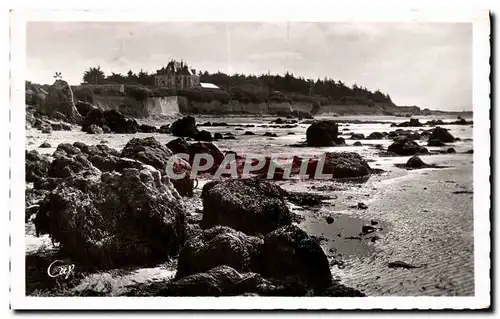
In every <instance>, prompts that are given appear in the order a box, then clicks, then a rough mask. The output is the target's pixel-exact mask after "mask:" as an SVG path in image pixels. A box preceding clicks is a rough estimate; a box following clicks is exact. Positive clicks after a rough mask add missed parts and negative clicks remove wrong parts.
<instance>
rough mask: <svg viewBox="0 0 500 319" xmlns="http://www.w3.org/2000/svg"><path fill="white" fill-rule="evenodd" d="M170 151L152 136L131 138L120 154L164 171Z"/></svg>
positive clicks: (170, 154)
mask: <svg viewBox="0 0 500 319" xmlns="http://www.w3.org/2000/svg"><path fill="white" fill-rule="evenodd" d="M172 155H173V154H172V152H171V151H170V150H169V149H168V148H167V147H166V146H165V145H163V144H161V143H160V142H158V141H157V140H156V139H155V138H154V137H146V138H133V139H131V140H130V141H128V142H127V144H126V145H125V147H124V148H123V150H122V152H121V154H120V156H121V157H128V158H132V159H135V160H138V161H141V162H143V163H144V164H148V165H151V166H153V167H154V168H156V169H158V170H159V171H161V172H165V170H166V167H167V163H168V161H169V159H170V157H171V156H172Z"/></svg>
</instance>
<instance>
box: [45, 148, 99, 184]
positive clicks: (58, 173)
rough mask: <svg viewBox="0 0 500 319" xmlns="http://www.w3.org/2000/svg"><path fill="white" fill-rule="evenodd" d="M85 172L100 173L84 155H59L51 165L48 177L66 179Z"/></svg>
mask: <svg viewBox="0 0 500 319" xmlns="http://www.w3.org/2000/svg"><path fill="white" fill-rule="evenodd" d="M56 152H57V150H56ZM83 171H90V172H94V173H95V174H97V173H99V171H98V170H97V169H96V168H95V167H94V166H93V165H92V163H90V162H89V160H88V159H87V157H86V156H85V155H83V154H76V155H58V156H56V157H55V158H54V160H53V161H52V163H51V164H50V167H49V171H48V175H49V176H50V177H57V178H66V177H70V176H73V175H75V174H78V173H81V172H83Z"/></svg>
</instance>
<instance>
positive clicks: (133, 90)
mask: <svg viewBox="0 0 500 319" xmlns="http://www.w3.org/2000/svg"><path fill="white" fill-rule="evenodd" d="M125 92H126V94H127V95H128V96H130V97H132V98H134V99H135V100H137V101H144V100H145V99H147V98H148V97H150V96H153V92H152V91H151V90H150V89H148V88H144V87H127V88H126V89H125Z"/></svg>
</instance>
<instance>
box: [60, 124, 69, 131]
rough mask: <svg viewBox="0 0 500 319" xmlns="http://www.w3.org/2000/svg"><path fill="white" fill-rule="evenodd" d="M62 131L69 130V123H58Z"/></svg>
mask: <svg viewBox="0 0 500 319" xmlns="http://www.w3.org/2000/svg"><path fill="white" fill-rule="evenodd" d="M60 124H61V126H62V129H63V131H71V124H68V123H60Z"/></svg>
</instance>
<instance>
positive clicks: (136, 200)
mask: <svg viewBox="0 0 500 319" xmlns="http://www.w3.org/2000/svg"><path fill="white" fill-rule="evenodd" d="M64 83H65V82H64ZM56 84H57V85H56V86H55V89H54V90H53V91H50V92H49V97H50V96H51V95H55V96H56V97H57V101H59V102H58V104H57V103H54V105H58V106H53V107H51V108H48V109H47V108H41V109H40V110H37V111H35V112H30V113H29V114H28V115H27V117H29V118H30V121H29V123H32V124H34V126H35V127H38V128H40V129H41V130H42V131H44V130H48V129H45V128H46V127H51V129H53V127H52V125H53V124H54V123H53V122H51V121H52V120H50V119H54V118H57V119H63V120H65V121H68V122H70V123H78V124H80V125H81V126H82V130H84V131H86V132H91V133H99V132H101V131H102V132H115V133H135V132H138V131H142V132H161V133H170V134H172V135H174V136H179V138H178V139H175V140H173V141H171V142H169V143H168V144H166V145H163V144H161V143H160V142H158V141H157V140H156V139H155V138H154V137H148V138H142V139H141V138H132V139H131V140H130V141H129V142H128V143H127V144H126V145H125V147H124V148H123V149H122V150H121V151H118V150H115V149H112V148H110V147H108V146H107V145H105V144H99V145H86V144H84V143H81V142H75V143H73V144H59V145H58V146H57V149H56V150H55V152H54V153H53V154H52V156H47V155H41V154H39V153H38V152H37V151H36V150H33V151H29V152H28V151H27V152H26V182H28V183H32V184H33V187H29V188H27V189H26V219H27V220H29V219H30V218H33V220H34V224H35V227H36V232H37V234H39V235H42V234H48V235H49V236H50V237H51V239H52V240H53V241H55V242H58V243H59V244H60V252H61V253H62V254H63V255H64V256H66V257H68V258H70V259H71V260H72V261H74V262H76V263H78V265H80V266H82V267H86V268H87V269H91V270H107V269H114V268H120V267H127V266H146V265H156V264H158V263H163V262H167V261H169V260H172V259H176V258H178V263H177V273H176V277H175V279H174V280H173V281H167V280H166V281H164V282H160V283H155V284H152V285H150V286H148V287H141V289H140V290H138V291H133V292H131V294H136V295H137V294H141V293H144V294H147V295H164V296H173V295H180V296H191V295H200V296H201V295H217V296H220V295H241V294H258V295H282V296H283V295H294V296H306V295H325V296H362V295H363V294H362V293H361V292H359V291H357V290H355V289H351V288H348V287H344V286H342V285H340V284H338V283H335V282H334V281H333V280H332V275H331V272H330V268H329V263H328V259H327V257H326V255H325V253H324V252H323V250H322V248H321V246H320V244H319V242H318V240H317V239H316V238H313V237H311V236H309V235H308V234H307V233H305V232H304V231H302V230H301V229H300V228H298V227H297V226H294V225H293V222H294V215H293V214H292V213H291V212H290V210H289V208H288V206H287V204H286V201H285V198H286V196H288V195H289V194H287V192H286V191H285V190H283V189H282V188H280V187H279V186H278V185H276V184H274V183H273V182H272V181H269V180H265V179H262V178H260V177H262V176H263V175H264V174H265V173H267V171H268V167H269V165H270V160H271V159H270V158H267V162H266V166H265V167H264V168H263V169H262V170H260V171H257V172H255V174H254V176H253V178H250V179H227V180H222V181H212V182H209V183H207V184H206V185H205V186H204V187H203V190H202V195H201V197H202V201H203V212H202V219H201V220H193V219H192V218H191V216H190V214H189V213H188V208H187V207H186V205H187V204H186V203H185V199H184V197H185V196H192V195H193V187H194V185H193V180H192V179H190V178H189V172H190V171H191V165H192V161H193V158H194V155H196V154H201V153H204V154H207V153H208V154H211V155H212V156H213V158H214V160H215V164H214V167H212V168H211V169H210V170H208V171H207V172H205V173H206V174H208V175H211V174H214V172H215V170H216V169H217V167H218V165H221V163H222V161H223V159H224V157H225V155H226V154H224V153H222V152H221V151H220V150H219V149H218V148H217V146H216V145H215V144H213V143H211V142H209V141H210V140H212V137H211V134H210V133H209V132H207V131H203V130H202V131H200V130H198V128H197V126H196V122H195V120H194V118H192V117H184V118H182V119H179V120H177V121H175V122H174V123H172V125H171V126H168V125H165V126H162V127H161V128H160V129H159V130H158V129H156V128H154V127H147V126H139V125H138V124H137V122H135V120H133V119H129V118H126V117H125V116H123V115H122V114H121V113H120V112H118V111H113V110H111V111H104V110H101V109H98V108H96V107H94V106H92V105H90V104H88V103H83V102H78V103H76V105H74V104H73V105H71V104H72V103H73V101H72V96H71V99H70V98H69V97H68V95H69V94H70V93H71V90H69V93H68V90H67V88H66V86H65V85H63V83H60V81H56ZM61 94H62V97H61ZM47 101H49V98H47ZM47 101H46V102H47ZM37 112H40V113H41V114H45V116H47V117H48V118H40V114H38V113H37ZM31 117H33V118H34V119H31ZM278 125H294V123H285V122H281V123H280V122H279V124H278ZM69 127H70V128H71V126H69ZM387 135H388V136H389V137H390V135H389V134H387ZM417 135H418V133H417ZM381 136H386V134H383V133H372V134H370V136H368V138H374V137H377V138H380V137H381ZM185 138H193V139H195V140H198V142H196V143H191V142H188V141H187V140H186V139H185ZM355 138H360V139H361V137H360V136H356V137H355ZM428 139H429V143H431V141H434V140H439V141H442V142H443V143H449V142H453V141H454V139H453V137H452V136H451V135H450V134H449V133H448V132H447V131H446V130H444V129H441V128H439V127H437V128H435V129H434V130H432V132H430V134H429V136H428ZM344 143H345V140H344V139H342V138H341V137H339V128H338V125H337V124H336V123H335V122H333V121H317V122H313V123H312V124H311V126H310V127H309V128H308V129H307V145H309V146H315V147H321V146H333V145H336V144H344ZM433 143H434V142H433ZM389 151H391V152H394V153H396V154H399V155H414V154H419V153H427V149H425V148H424V147H421V146H419V145H418V144H417V143H415V142H414V141H413V139H412V138H411V137H408V136H406V135H402V136H397V137H395V140H394V144H392V145H391V146H390V147H389ZM177 153H185V154H189V159H188V160H186V161H185V160H182V159H177V160H176V161H175V162H174V163H173V168H174V171H176V172H187V173H188V174H187V175H186V178H184V179H181V180H171V179H169V178H168V176H167V174H166V172H165V168H166V165H167V163H168V162H169V159H170V158H171V157H172V156H173V155H174V154H177ZM325 158H326V160H325V165H324V169H323V172H324V173H326V174H328V173H329V174H332V175H333V178H345V177H349V178H351V177H363V176H369V175H370V174H371V173H373V169H372V168H371V167H370V166H369V165H368V163H367V162H366V161H365V160H364V159H363V158H362V157H361V156H360V155H359V154H357V153H354V152H336V153H326V156H325ZM236 159H237V161H239V162H241V163H243V162H244V160H245V158H244V157H243V156H238V154H236ZM410 161H411V163H410V162H409V164H408V165H410V166H412V167H417V166H420V167H421V166H422V165H425V164H423V163H420V162H421V161H420V162H419V161H418V160H416V159H411V160H410ZM300 164H301V159H300V158H298V157H297V158H294V161H293V170H294V171H297V170H298V169H299V167H300ZM317 165H318V161H317V160H316V161H314V160H313V161H310V163H309V166H308V172H307V173H308V174H309V173H311V174H313V173H314V171H315V170H316V166H317ZM238 170H239V171H241V165H240V166H238ZM282 174H283V171H282V170H281V171H280V170H279V169H277V170H276V171H275V174H274V176H273V179H280V178H281V177H282ZM332 222H333V220H332Z"/></svg>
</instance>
